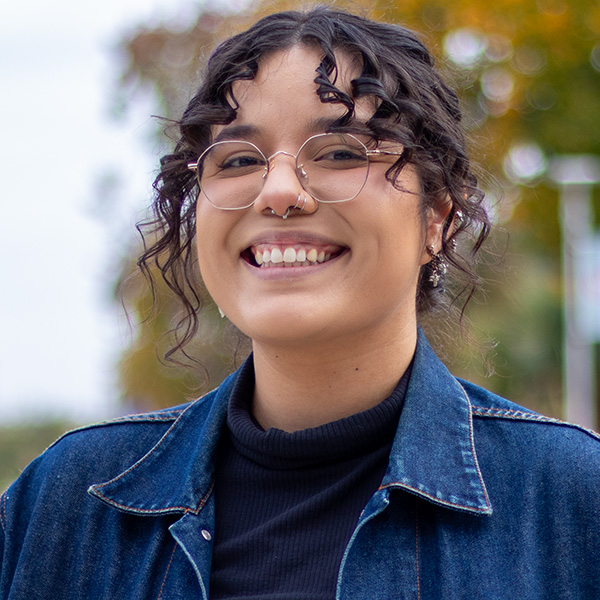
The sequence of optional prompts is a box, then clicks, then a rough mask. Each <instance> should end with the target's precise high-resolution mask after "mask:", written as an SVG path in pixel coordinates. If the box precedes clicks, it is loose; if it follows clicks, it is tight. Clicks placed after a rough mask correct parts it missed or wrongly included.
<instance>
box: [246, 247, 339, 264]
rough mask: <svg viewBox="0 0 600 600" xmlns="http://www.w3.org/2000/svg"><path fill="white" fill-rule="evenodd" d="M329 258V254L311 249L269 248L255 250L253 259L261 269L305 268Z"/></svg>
mask: <svg viewBox="0 0 600 600" xmlns="http://www.w3.org/2000/svg"><path fill="white" fill-rule="evenodd" d="M330 258H331V253H330V252H326V251H325V250H317V249H316V248H311V249H310V250H308V252H307V251H306V249H305V248H299V249H298V250H296V248H293V247H291V246H288V247H287V248H278V247H274V248H270V249H264V250H260V249H258V248H257V249H256V251H255V254H254V259H255V261H256V264H257V265H258V266H261V267H271V266H279V267H307V266H310V265H315V264H318V263H323V262H326V261H328V260H329V259H330Z"/></svg>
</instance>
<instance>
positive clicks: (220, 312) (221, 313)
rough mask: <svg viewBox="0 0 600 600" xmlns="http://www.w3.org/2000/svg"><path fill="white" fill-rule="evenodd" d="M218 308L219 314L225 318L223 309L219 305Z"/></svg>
mask: <svg viewBox="0 0 600 600" xmlns="http://www.w3.org/2000/svg"><path fill="white" fill-rule="evenodd" d="M217 310H218V311H219V314H220V315H221V319H224V318H225V313H224V312H223V311H222V310H221V307H220V306H217Z"/></svg>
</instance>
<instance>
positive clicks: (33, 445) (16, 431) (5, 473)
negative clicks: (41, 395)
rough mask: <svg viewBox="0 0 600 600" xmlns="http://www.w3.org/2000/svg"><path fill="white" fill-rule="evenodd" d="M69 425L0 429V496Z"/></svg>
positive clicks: (70, 427) (16, 426) (39, 425)
mask: <svg viewBox="0 0 600 600" xmlns="http://www.w3.org/2000/svg"><path fill="white" fill-rule="evenodd" d="M72 428H73V425H71V424H69V423H63V422H48V423H27V424H22V425H14V426H12V427H2V428H0V493H1V492H2V491H4V490H5V489H6V488H7V487H8V486H9V485H10V484H11V483H12V482H13V481H14V480H15V479H16V478H17V477H18V476H19V475H20V473H21V471H23V469H24V468H25V467H26V466H27V465H28V464H29V463H30V462H31V461H32V460H33V459H34V458H35V457H36V456H38V455H39V454H41V453H42V452H43V451H44V450H45V449H46V448H47V447H48V446H50V444H52V443H53V442H54V441H55V440H56V439H58V438H59V437H60V436H61V435H62V434H63V433H65V432H66V431H68V430H69V429H72Z"/></svg>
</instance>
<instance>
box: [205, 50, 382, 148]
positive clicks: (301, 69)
mask: <svg viewBox="0 0 600 600" xmlns="http://www.w3.org/2000/svg"><path fill="white" fill-rule="evenodd" d="M322 56H323V55H322V52H321V51H320V50H319V49H317V48H314V47H310V46H306V45H295V46H292V47H291V48H289V49H286V50H279V51H276V52H274V53H271V54H268V55H266V56H265V57H263V58H262V59H261V60H260V62H259V66H258V70H257V73H256V76H255V78H254V79H253V80H238V81H236V82H235V83H234V84H233V86H232V92H233V96H234V97H235V100H236V102H237V104H238V105H239V108H238V109H237V113H236V115H237V116H236V119H235V121H234V122H233V123H231V124H230V125H228V126H225V127H219V128H217V129H216V130H215V134H217V135H219V134H221V135H219V137H222V136H223V135H222V134H225V135H226V130H228V129H238V130H240V131H244V130H246V131H249V130H250V129H251V128H252V127H258V128H263V127H266V126H269V127H278V129H279V131H280V132H281V133H282V134H284V133H285V131H286V130H287V129H289V128H292V129H298V128H299V127H300V126H302V127H304V128H305V129H306V133H308V134H309V135H310V134H312V133H320V132H322V131H325V130H326V129H327V123H331V122H332V121H335V120H336V119H338V118H339V117H341V116H342V115H344V114H345V113H346V111H347V109H346V107H344V106H343V105H342V104H340V103H337V102H333V103H332V102H322V101H321V99H320V97H319V95H318V94H317V90H318V88H319V84H318V83H316V82H315V79H316V78H317V77H318V75H319V74H318V73H317V69H318V68H319V66H320V64H321V61H322ZM336 65H337V73H336V74H335V79H334V74H333V73H332V74H331V75H330V77H331V78H332V79H334V81H332V83H333V84H334V85H335V87H336V88H338V89H339V90H341V91H343V92H345V93H347V94H349V95H351V90H352V84H351V82H352V80H353V79H354V78H356V77H358V76H359V75H360V73H361V64H360V61H359V60H357V59H356V58H354V57H352V56H351V55H349V54H347V53H345V52H337V53H336ZM355 111H356V118H357V120H358V121H362V122H366V121H368V120H369V119H370V117H371V116H372V114H373V112H374V111H375V100H374V99H373V98H367V97H363V98H360V99H358V100H356V101H355ZM249 126H250V127H249ZM227 137H229V136H227Z"/></svg>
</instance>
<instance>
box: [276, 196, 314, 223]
mask: <svg viewBox="0 0 600 600" xmlns="http://www.w3.org/2000/svg"><path fill="white" fill-rule="evenodd" d="M301 200H302V206H298V204H300V201H301ZM306 202H307V199H306V196H303V195H302V194H298V197H297V198H296V204H294V206H288V207H287V210H286V211H285V213H284V214H283V215H278V214H277V213H276V212H275V209H273V208H272V209H271V214H272V215H277V216H278V217H281V218H282V219H287V218H288V217H289V216H290V212H291V211H292V210H294V208H298V209H300V210H301V211H303V210H304V209H305V208H306Z"/></svg>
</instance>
